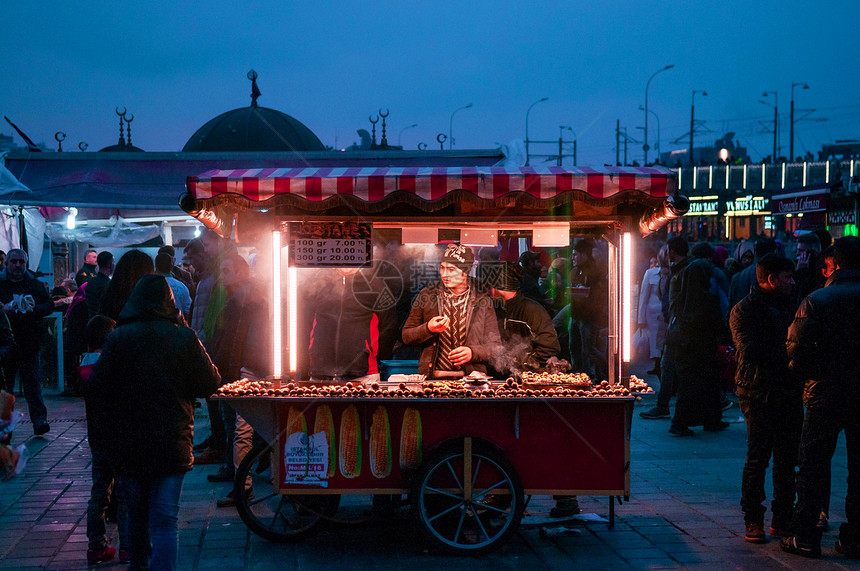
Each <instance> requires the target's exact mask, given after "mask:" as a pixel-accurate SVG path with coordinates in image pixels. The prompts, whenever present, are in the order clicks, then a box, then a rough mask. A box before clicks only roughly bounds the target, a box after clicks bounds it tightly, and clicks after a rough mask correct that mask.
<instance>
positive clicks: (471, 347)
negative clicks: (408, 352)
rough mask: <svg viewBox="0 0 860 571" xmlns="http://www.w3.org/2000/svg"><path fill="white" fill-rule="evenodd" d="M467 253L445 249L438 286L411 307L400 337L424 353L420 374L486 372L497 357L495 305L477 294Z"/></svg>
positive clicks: (466, 249) (427, 290) (471, 259)
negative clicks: (470, 272)
mask: <svg viewBox="0 0 860 571" xmlns="http://www.w3.org/2000/svg"><path fill="white" fill-rule="evenodd" d="M474 262H475V255H474V254H473V253H472V250H471V248H469V247H468V246H462V245H458V244H449V245H448V247H447V248H446V249H445V251H444V252H443V253H442V260H441V261H440V263H439V275H440V277H441V279H442V280H441V283H437V284H434V285H432V286H428V287H425V288H424V289H422V290H421V292H420V293H419V294H418V297H416V298H415V301H414V302H413V303H412V309H411V310H410V312H409V317H407V318H406V323H405V324H404V325H403V331H402V332H401V335H402V337H403V342H404V343H406V344H407V345H420V346H421V347H422V348H423V349H422V351H421V356H420V357H419V360H418V372H419V373H421V374H423V375H427V376H428V378H432V377H433V376H435V374H436V372H437V371H463V373H464V374H469V373H471V372H472V371H480V372H482V373H486V372H487V362H488V361H489V359H490V358H491V357H492V356H493V355H494V354H496V353H498V352H500V351H501V338H500V337H499V326H498V323H497V322H496V314H495V311H494V310H493V301H492V300H491V299H490V297H489V296H488V295H487V294H486V293H482V292H480V291H478V288H477V286H476V283H475V281H474V280H473V279H472V278H470V277H469V271H470V270H471V268H472V264H473V263H474Z"/></svg>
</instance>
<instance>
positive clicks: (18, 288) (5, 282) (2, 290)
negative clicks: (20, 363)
mask: <svg viewBox="0 0 860 571" xmlns="http://www.w3.org/2000/svg"><path fill="white" fill-rule="evenodd" d="M18 294H20V295H32V296H33V301H35V302H36V306H35V307H34V308H33V311H31V312H29V313H18V312H16V311H7V312H6V317H8V318H9V324H10V325H11V326H12V333H13V334H14V335H15V343H16V344H17V345H18V347H20V348H21V349H22V350H38V348H39V346H40V345H41V342H42V335H43V333H44V330H45V329H44V327H43V325H42V318H43V317H45V316H47V315H51V313H52V312H53V311H54V302H53V300H52V299H51V296H50V294H48V288H47V287H46V286H45V284H44V283H42V282H40V281H39V280H37V279H36V278H34V277H31V275H30V274H29V273H27V274H26V275H25V276H24V279H23V280H21V281H20V282H13V281H10V280H9V279H8V278H7V279H2V280H0V303H3V304H4V305H5V304H7V303H9V302H10V301H12V297H13V296H14V295H18Z"/></svg>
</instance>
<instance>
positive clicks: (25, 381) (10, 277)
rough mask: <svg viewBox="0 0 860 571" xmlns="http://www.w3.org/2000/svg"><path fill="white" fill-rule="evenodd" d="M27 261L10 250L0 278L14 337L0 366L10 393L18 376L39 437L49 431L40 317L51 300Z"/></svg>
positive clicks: (47, 311) (1, 297)
mask: <svg viewBox="0 0 860 571" xmlns="http://www.w3.org/2000/svg"><path fill="white" fill-rule="evenodd" d="M29 261H30V257H29V256H28V255H27V252H25V251H24V250H21V249H19V248H14V249H12V250H9V254H8V255H7V260H6V278H5V279H2V280H0V303H2V304H3V310H4V311H5V313H6V317H8V318H9V323H10V325H11V327H12V334H13V336H14V338H15V349H14V350H13V351H12V353H11V354H10V355H9V357H8V358H7V359H4V360H3V369H4V376H5V378H6V383H7V388H8V390H9V392H10V393H11V392H13V391H12V390H11V389H12V388H13V387H14V384H15V376H16V375H19V376H20V378H21V386H22V387H23V388H24V398H25V399H27V406H28V407H29V410H30V420H31V421H32V423H33V434H35V435H36V436H41V435H43V434H45V433H46V432H48V431H49V430H51V426H50V425H49V424H48V409H47V408H46V407H45V401H44V399H43V398H42V387H41V385H40V384H39V381H40V379H41V378H42V374H41V363H40V361H39V353H40V349H41V347H42V338H43V336H44V328H43V327H42V318H43V317H46V316H48V315H50V314H51V312H53V311H54V302H53V300H52V299H51V296H50V295H48V288H47V286H46V285H45V284H44V283H43V282H40V281H39V280H37V279H36V278H35V277H33V275H32V274H31V273H30V272H29V271H28V269H27V267H28V264H29Z"/></svg>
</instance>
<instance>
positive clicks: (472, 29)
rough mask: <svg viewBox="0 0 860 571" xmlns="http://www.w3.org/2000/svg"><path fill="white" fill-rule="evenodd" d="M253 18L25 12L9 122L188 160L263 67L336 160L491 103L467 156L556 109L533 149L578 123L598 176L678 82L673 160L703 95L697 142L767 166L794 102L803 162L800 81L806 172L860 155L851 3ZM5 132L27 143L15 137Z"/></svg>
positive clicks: (55, 7) (4, 102) (44, 133)
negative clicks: (855, 149)
mask: <svg viewBox="0 0 860 571" xmlns="http://www.w3.org/2000/svg"><path fill="white" fill-rule="evenodd" d="M237 4H241V3H236V2H220V1H211V2H199V3H197V2H195V3H192V2H182V1H173V2H164V1H160V0H155V1H148V2H134V3H129V2H102V1H97V2H80V3H71V2H14V3H11V2H10V3H5V5H4V8H3V13H4V16H3V21H2V24H0V26H2V28H0V29H2V38H3V44H4V48H3V50H2V51H0V69H2V70H3V71H2V77H0V114H3V115H7V116H9V117H10V119H12V120H13V121H15V122H16V123H17V124H18V126H19V127H21V128H22V129H23V130H24V131H25V132H27V133H28V134H29V135H30V137H31V138H33V139H34V140H36V141H37V142H41V141H44V142H46V143H48V145H49V146H50V147H52V148H56V142H55V141H54V133H55V132H56V131H63V132H65V133H66V135H67V139H66V141H65V142H64V148H65V149H66V150H69V149H74V148H76V146H77V143H78V142H79V141H86V142H87V143H88V145H89V150H97V149H99V148H102V147H105V146H108V145H111V144H114V143H115V142H116V139H117V136H118V134H119V132H118V127H119V125H118V120H117V117H116V115H115V113H114V109H115V108H116V107H120V108H122V107H126V108H127V109H128V110H129V112H130V113H131V114H133V115H134V122H133V123H132V137H133V143H134V144H135V145H137V146H139V147H141V148H143V149H145V150H148V151H177V150H179V149H181V148H182V146H183V145H184V144H185V142H186V141H187V140H188V138H189V137H190V136H191V135H192V134H193V133H194V131H195V130H196V129H197V128H199V127H200V126H201V125H203V124H204V123H205V122H206V121H208V120H209V119H211V118H212V117H214V116H216V115H218V114H220V113H222V112H224V111H227V110H229V109H234V108H238V107H245V106H247V105H248V104H249V103H250V98H249V94H250V82H249V81H248V80H247V79H246V78H245V74H246V73H247V72H248V70H249V69H252V68H253V69H255V70H256V71H257V73H258V74H259V80H258V81H259V86H260V89H261V91H262V93H263V95H262V97H261V98H260V100H259V104H260V105H261V106H265V107H271V108H275V109H278V110H280V111H283V112H285V113H288V114H290V115H292V116H294V117H295V118H297V119H299V120H300V121H302V122H303V123H304V124H305V125H307V126H308V127H309V128H310V129H311V130H312V131H314V132H315V133H316V134H317V136H319V137H320V139H321V140H322V141H323V143H325V144H326V145H332V146H334V145H337V146H338V147H343V146H347V145H349V144H351V143H353V142H356V141H357V140H358V137H357V135H356V134H355V131H356V130H357V129H362V128H364V129H368V130H369V123H368V116H369V115H371V114H373V115H375V114H376V113H377V110H378V109H379V108H382V109H386V108H387V109H388V110H389V111H390V116H389V117H388V135H389V142H391V143H395V144H396V143H397V138H398V136H399V135H400V133H401V129H403V128H404V127H407V126H409V125H411V124H414V123H417V124H418V126H417V127H415V128H410V129H407V130H405V131H403V133H402V143H403V145H404V147H406V148H415V147H416V146H417V144H418V143H419V142H424V143H426V144H427V145H428V146H431V147H435V146H436V145H437V143H436V142H435V139H436V134H437V133H440V132H441V133H446V134H447V132H448V129H449V122H450V118H451V114H452V112H454V110H455V109H458V108H459V107H462V106H464V105H467V104H468V103H472V104H473V107H472V108H470V109H465V110H462V111H459V112H458V113H457V114H456V116H455V118H454V137H455V139H456V148H461V149H463V148H493V147H495V146H496V145H497V144H498V143H508V142H509V141H511V140H512V139H515V138H520V139H522V138H524V137H525V117H526V111H527V109H528V108H529V106H530V105H531V104H532V103H534V102H535V101H537V100H539V99H540V98H542V97H548V98H549V100H548V101H546V102H543V103H540V104H538V105H536V106H535V107H534V108H533V109H532V111H531V114H530V116H529V135H530V137H531V139H533V140H546V139H552V140H557V139H558V136H559V132H560V129H559V126H560V125H568V126H571V127H573V129H574V130H575V131H576V133H577V137H578V140H579V144H578V154H579V157H578V159H579V161H578V162H579V164H603V163H606V162H612V161H614V158H615V122H616V120H617V119H620V121H621V125H622V126H623V127H626V128H627V132H628V134H629V135H630V136H632V137H635V138H636V139H638V140H639V141H640V142H639V143H631V144H630V146H629V148H628V156H629V157H630V160H633V159H637V160H639V161H640V162H641V161H642V148H641V140H642V137H643V133H642V130H641V129H637V127H640V126H642V125H643V124H644V113H643V111H640V110H639V109H638V107H639V106H640V105H644V103H645V85H646V82H647V81H648V78H649V77H650V76H651V74H652V73H654V72H655V71H657V70H658V69H661V68H662V67H664V66H666V65H669V64H674V66H675V67H674V68H673V69H671V70H668V71H665V72H662V73H660V74H659V75H658V76H656V77H655V78H654V80H653V81H652V82H651V86H650V90H649V93H648V103H649V109H650V110H651V111H654V112H655V113H656V114H657V116H658V117H659V122H660V139H661V140H660V146H661V147H662V150H664V151H665V150H668V149H670V148H684V147H686V144H687V143H686V142H682V143H680V144H676V145H672V141H673V140H674V139H677V138H680V137H683V136H684V134H685V133H687V132H688V130H689V121H690V102H691V93H692V90H693V89H703V90H706V91H707V92H708V96H707V97H702V96H700V95H697V96H696V118H697V119H700V120H704V121H705V128H706V129H708V131H701V132H699V133H697V135H696V138H697V139H696V140H697V142H698V141H701V142H703V143H705V142H706V143H712V142H713V141H714V140H716V139H717V138H719V137H721V136H722V135H723V134H724V133H725V132H727V131H734V132H735V133H736V139H737V140H739V142H740V143H741V144H742V145H745V146H747V147H748V149H749V153H750V155H751V156H752V157H753V159H759V158H761V157H762V156H764V155H768V154H770V152H771V148H772V141H773V135H772V134H769V133H766V132H764V131H765V130H766V129H769V128H771V123H772V119H773V110H772V108H770V107H767V106H765V105H763V104H761V103H758V100H759V99H762V93H763V92H764V91H774V90H777V91H778V93H779V111H780V117H781V119H780V120H781V123H782V125H781V132H782V134H781V137H780V146H781V147H782V148H783V153H784V154H787V152H788V144H789V141H788V138H789V137H788V135H789V127H788V122H789V121H788V117H789V102H790V89H791V84H792V83H793V82H805V83H807V84H809V86H810V89H809V90H800V89H799V88H797V89H795V102H796V109H797V111H796V115H797V116H798V117H799V116H800V115H802V114H804V113H806V112H807V111H808V110H811V109H815V112H813V113H812V114H810V115H809V116H808V117H807V118H806V119H804V120H802V121H799V122H797V123H796V125H795V133H796V139H795V154H802V153H804V152H806V151H807V150H808V151H812V152H813V153H816V152H817V151H818V150H819V149H820V148H821V145H822V144H827V143H831V142H833V141H835V140H838V139H860V75H858V74H857V69H856V68H857V55H858V53H860V34H857V28H856V21H857V18H856V16H857V7H856V3H854V2H851V1H848V0H845V1H837V0H832V1H828V0H824V1H818V2H814V3H813V2H803V3H801V2H796V1H782V2H776V1H752V2H750V1H747V2H738V1H734V0H728V1H723V2H718V3H717V2H708V3H705V2H690V1H689V0H686V1H680V0H668V1H662V2H653V1H651V2H639V1H635V0H628V1H626V2H622V1H614V0H613V1H604V2H589V3H584V2H570V1H568V2H542V3H526V2H516V3H515V2H510V1H507V0H497V1H494V2H489V1H483V0H480V1H470V2H462V1H449V0H436V1H433V2H424V1H417V2H388V1H385V2H333V1H316V2H286V1H283V0H281V1H275V0H258V1H257V2H254V3H248V6H250V7H248V8H245V7H241V6H237ZM769 99H770V101H771V102H773V98H772V96H771V97H769ZM811 119H817V120H811ZM820 119H826V120H823V121H822V120H820ZM656 122H657V120H656V119H655V118H654V116H653V115H651V116H650V119H649V124H648V127H649V142H650V143H651V147H652V149H653V148H654V147H655V145H656V138H657V125H656ZM0 133H4V134H7V135H8V134H13V131H12V129H11V127H9V126H8V125H7V124H6V123H5V121H4V122H2V123H0ZM566 137H567V138H569V137H570V135H569V133H568V134H566ZM15 139H16V142H17V143H18V144H22V142H21V140H20V139H18V137H17V135H15ZM686 140H687V139H686V138H683V141H686ZM697 146H698V145H697ZM446 148H447V145H446ZM532 151H533V152H546V153H549V152H554V151H555V149H554V148H553V147H552V146H543V147H542V146H539V145H535V146H533V147H532ZM650 156H651V158H653V156H654V151H653V150H652V151H651V153H650ZM532 163H533V164H539V163H540V161H539V160H535V159H533V160H532Z"/></svg>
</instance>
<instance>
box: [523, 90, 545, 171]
mask: <svg viewBox="0 0 860 571" xmlns="http://www.w3.org/2000/svg"><path fill="white" fill-rule="evenodd" d="M547 99H549V97H541V98H540V99H538V100H537V101H535V102H534V103H532V104H531V105H529V108H528V110H527V111H526V166H529V113H531V112H532V107H534V106H535V105H537V104H538V103H541V102H543V101H546V100H547Z"/></svg>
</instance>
